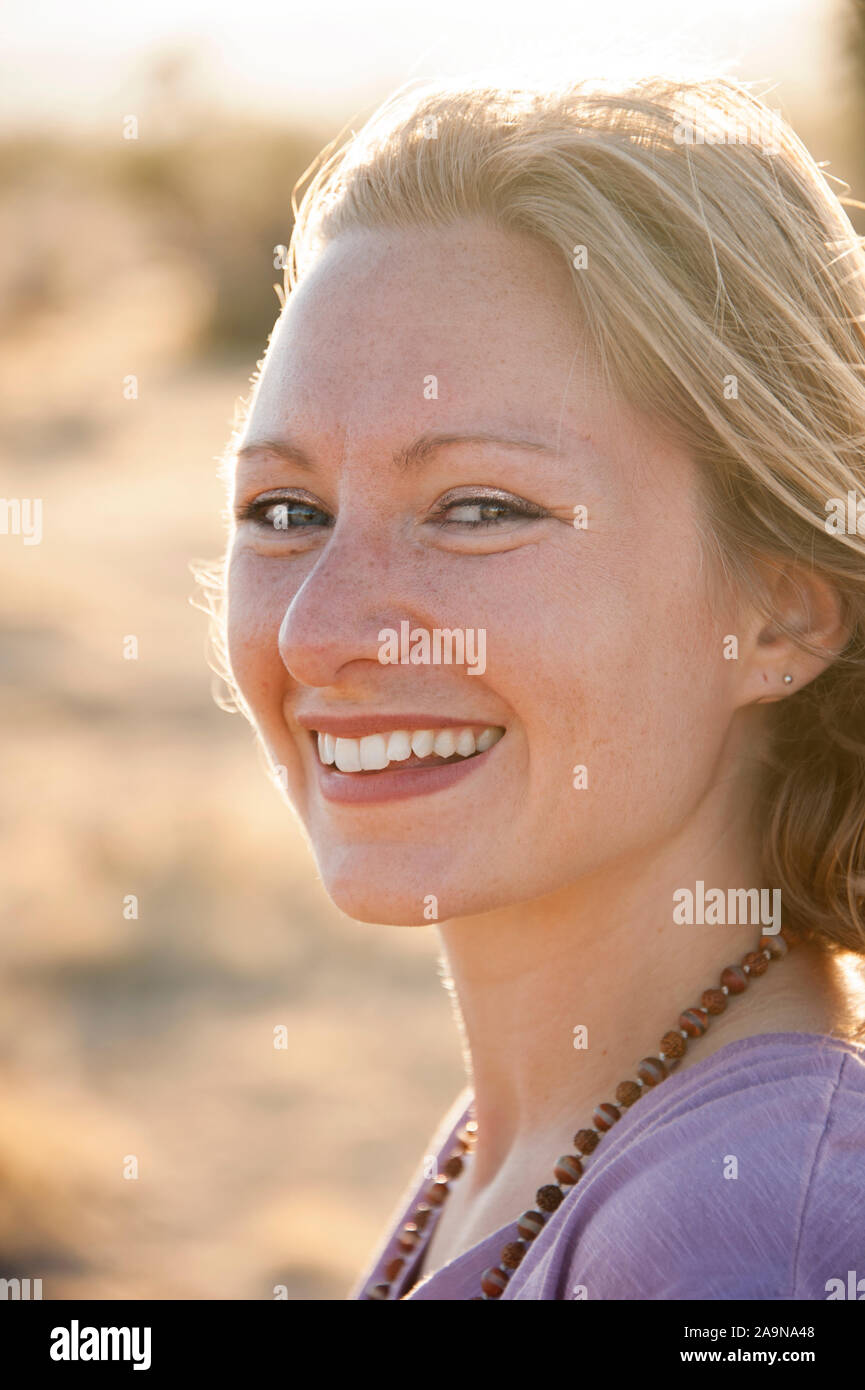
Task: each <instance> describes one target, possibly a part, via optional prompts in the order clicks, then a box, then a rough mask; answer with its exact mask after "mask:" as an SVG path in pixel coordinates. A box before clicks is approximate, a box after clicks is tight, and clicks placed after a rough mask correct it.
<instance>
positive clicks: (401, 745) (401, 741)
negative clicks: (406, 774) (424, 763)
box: [387, 729, 411, 763]
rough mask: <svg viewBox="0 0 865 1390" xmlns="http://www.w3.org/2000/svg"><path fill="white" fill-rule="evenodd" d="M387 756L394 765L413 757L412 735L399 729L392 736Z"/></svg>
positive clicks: (389, 740)
mask: <svg viewBox="0 0 865 1390" xmlns="http://www.w3.org/2000/svg"><path fill="white" fill-rule="evenodd" d="M387 756H388V761H389V762H392V763H402V762H405V760H406V758H410V757H411V734H410V733H409V732H408V730H407V729H397V730H396V731H395V732H394V733H392V734H391V736H390V738H389V739H388V741H387Z"/></svg>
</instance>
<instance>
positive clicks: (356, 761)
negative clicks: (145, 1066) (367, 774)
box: [334, 738, 360, 772]
mask: <svg viewBox="0 0 865 1390" xmlns="http://www.w3.org/2000/svg"><path fill="white" fill-rule="evenodd" d="M334 760H335V762H336V765H337V767H338V768H339V770H340V772H360V741H359V739H356V738H338V739H337V741H336V748H335V749H334Z"/></svg>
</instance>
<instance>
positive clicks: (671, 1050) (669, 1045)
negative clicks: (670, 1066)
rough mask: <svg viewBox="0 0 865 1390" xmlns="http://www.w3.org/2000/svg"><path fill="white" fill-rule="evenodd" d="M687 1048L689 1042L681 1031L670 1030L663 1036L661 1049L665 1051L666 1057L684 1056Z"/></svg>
mask: <svg viewBox="0 0 865 1390" xmlns="http://www.w3.org/2000/svg"><path fill="white" fill-rule="evenodd" d="M687 1048H688V1044H687V1043H686V1042H685V1039H684V1038H683V1037H682V1034H681V1033H675V1032H670V1033H665V1034H664V1036H663V1037H662V1038H661V1046H660V1049H659V1050H660V1051H661V1052H663V1054H664V1056H665V1057H669V1058H672V1059H675V1058H676V1057H684V1055H685V1053H686V1051H687Z"/></svg>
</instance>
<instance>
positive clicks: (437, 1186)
mask: <svg viewBox="0 0 865 1390" xmlns="http://www.w3.org/2000/svg"><path fill="white" fill-rule="evenodd" d="M423 1195H424V1199H425V1200H426V1201H427V1202H429V1203H431V1205H432V1206H434V1207H440V1206H441V1205H442V1203H443V1202H444V1200H445V1198H446V1197H447V1195H448V1180H447V1178H445V1177H441V1176H439V1177H437V1178H435V1179H434V1180H433V1182H431V1183H430V1185H429V1187H428V1188H427V1189H426V1191H425V1192H424V1194H423Z"/></svg>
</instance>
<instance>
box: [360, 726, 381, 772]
mask: <svg viewBox="0 0 865 1390" xmlns="http://www.w3.org/2000/svg"><path fill="white" fill-rule="evenodd" d="M360 765H361V767H362V768H363V770H364V772H380V771H381V769H382V768H383V767H387V742H386V740H385V737H384V735H383V734H367V735H366V737H365V738H362V739H361V741H360Z"/></svg>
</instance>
